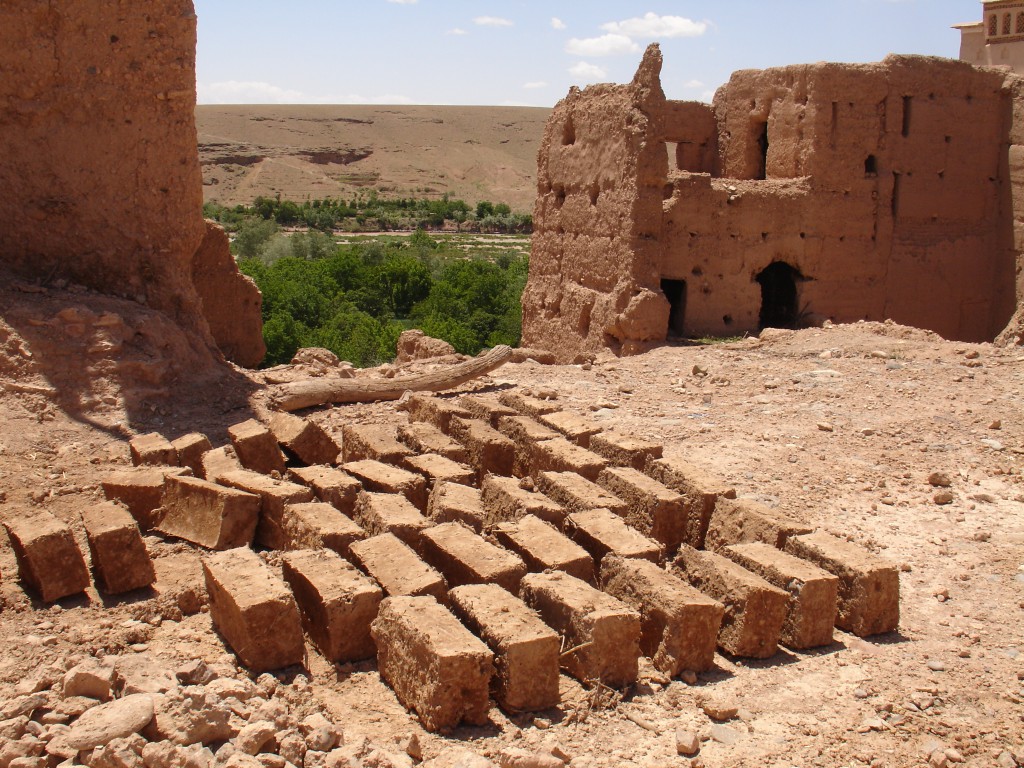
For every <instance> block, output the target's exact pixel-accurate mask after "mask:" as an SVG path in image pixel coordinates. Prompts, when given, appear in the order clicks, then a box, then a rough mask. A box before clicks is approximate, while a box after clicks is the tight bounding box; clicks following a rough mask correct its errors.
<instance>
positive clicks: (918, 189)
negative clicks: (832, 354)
mask: <svg viewBox="0 0 1024 768" xmlns="http://www.w3.org/2000/svg"><path fill="white" fill-rule="evenodd" d="M652 51H653V53H652ZM649 60H650V61H658V62H660V55H658V54H657V52H656V49H651V50H649V51H648V54H647V56H645V64H644V65H641V70H640V72H638V75H637V78H638V80H639V79H641V78H642V76H643V75H642V73H644V72H647V73H648V74H647V75H646V77H648V78H652V77H653V76H654V75H652V74H650V73H654V70H655V68H654V67H651V66H647V68H646V69H645V65H647V62H648V61H649ZM636 82H637V81H636V80H635V81H634V84H633V85H631V86H596V87H591V88H587V89H586V90H584V91H582V92H580V91H573V92H571V93H570V95H569V97H568V98H567V99H566V100H565V101H564V102H562V103H561V104H560V105H559V106H558V107H557V108H556V110H555V112H554V113H553V115H552V118H551V120H550V122H549V124H548V131H547V136H546V138H545V143H544V145H543V146H542V148H541V152H540V156H539V165H540V168H541V174H540V178H541V186H540V189H539V195H538V207H537V214H536V215H535V217H534V223H535V234H534V247H533V254H532V257H531V275H530V281H529V284H528V287H527V292H526V294H525V295H524V337H525V338H527V339H528V340H529V343H530V344H532V345H537V346H547V347H549V348H551V349H559V350H560V352H559V354H560V355H561V356H562V357H563V359H571V358H572V357H573V356H574V355H577V354H579V353H580V352H581V351H592V350H593V349H594V348H595V345H599V346H601V347H605V348H608V349H611V350H613V351H615V352H620V353H621V352H629V351H631V350H635V349H641V348H643V347H644V344H645V343H646V342H649V341H650V340H652V339H659V340H660V339H664V338H666V336H667V334H668V332H669V330H670V327H671V330H672V331H673V332H674V333H677V334H680V335H683V334H685V335H692V336H699V335H704V334H716V335H732V334H738V333H743V332H750V331H755V332H756V331H757V330H758V328H759V327H760V325H761V324H762V323H763V322H770V324H775V322H776V320H777V318H772V317H769V319H767V320H766V316H765V315H763V314H762V310H763V309H764V308H765V305H766V303H769V302H770V298H765V295H766V294H764V293H763V288H762V285H761V283H760V282H759V276H761V277H762V279H763V275H764V273H763V270H765V269H766V268H769V267H771V265H773V264H775V265H776V267H771V269H776V268H778V267H779V266H781V265H785V266H784V267H783V269H784V270H785V271H788V277H787V279H788V280H789V281H790V284H791V285H792V287H793V293H794V294H795V296H794V297H793V298H791V299H787V302H788V303H789V304H790V305H791V311H787V312H786V313H784V314H786V318H787V319H786V322H793V323H801V322H807V321H813V320H820V319H822V318H826V317H827V318H832V319H833V320H836V321H854V320H859V319H871V320H884V319H887V318H892V319H893V320H896V321H898V322H901V323H905V324H908V325H915V326H918V327H922V328H928V329H931V330H935V331H937V332H939V333H940V334H942V335H944V336H946V337H948V338H953V339H963V340H970V341H982V340H991V339H993V338H994V337H995V336H996V334H998V333H999V331H1000V330H1001V329H1002V328H1003V327H1004V326H1005V325H1006V323H1007V320H1008V319H1009V318H1010V316H1011V314H1012V313H1013V310H1014V295H1015V286H1014V281H1015V267H1016V262H1017V259H1018V257H1019V254H1020V252H1021V251H1022V243H1021V242H1019V238H1018V237H1016V236H1015V230H1016V231H1022V232H1024V227H1020V226H1019V223H1020V221H1021V219H1022V218H1024V215H1022V214H1024V205H1022V201H1024V196H1022V195H1021V194H1020V189H1019V187H1020V185H1021V184H1022V178H1024V152H1022V151H1021V150H1022V149H1024V148H1020V147H1018V145H1017V143H1016V142H1018V141H1019V138H1018V137H1017V133H1018V132H1019V130H1020V129H1019V127H1018V125H1017V123H1018V121H1019V119H1020V118H1019V116H1018V114H1024V105H1022V102H1021V100H1020V98H1019V95H1018V92H1019V90H1020V80H1019V79H1018V78H1016V77H1015V76H1013V75H1007V74H1006V73H1004V72H995V71H992V70H981V69H976V68H974V67H971V66H969V65H967V64H964V63H962V62H956V61H950V60H945V59H935V58H927V57H917V56H909V57H907V56H892V57H889V58H887V59H886V60H885V61H884V62H881V63H878V64H869V65H844V64H815V65H805V66H792V67H784V68H779V69H771V70H765V71H745V72H737V73H736V74H734V75H733V77H732V79H731V80H730V82H729V83H728V84H727V85H725V86H723V87H722V88H721V89H720V90H719V92H718V94H717V95H716V97H715V101H714V104H713V105H712V106H708V105H704V104H697V103H692V102H689V103H688V102H673V101H666V100H664V98H663V97H661V95H660V94H661V89H660V84H659V83H658V82H656V81H655V80H653V79H652V80H650V85H649V88H648V91H649V92H651V93H656V94H658V97H657V98H649V99H646V100H636V99H630V98H629V96H628V94H629V93H630V90H629V89H630V88H635V87H636ZM570 117H571V119H572V120H573V128H574V133H575V137H576V141H575V142H574V143H573V144H572V145H570V146H569V147H568V148H566V147H565V146H559V145H558V138H559V136H560V135H561V134H562V132H563V131H564V126H565V125H566V124H567V122H568V120H569V119H570ZM621 125H628V126H642V131H641V133H640V135H638V136H637V139H636V141H635V142H633V143H632V144H628V145H622V144H621V143H620V142H617V141H616V140H615V138H614V137H615V136H616V133H615V130H616V127H617V126H621ZM630 153H631V154H630ZM569 158H571V159H572V161H571V162H570V161H569V160H568V159H569ZM591 166H593V167H591ZM609 167H614V168H615V169H616V171H615V172H616V173H617V176H616V182H615V183H616V189H618V190H624V189H632V188H633V185H635V187H636V189H638V190H639V189H644V190H648V191H649V192H650V194H649V195H648V196H647V197H645V198H644V200H645V202H646V207H644V206H635V205H627V204H624V201H623V200H622V199H614V198H610V199H608V200H607V202H608V203H609V204H611V203H613V202H614V203H615V204H617V209H615V210H607V209H606V210H604V211H600V213H601V215H600V216H598V215H597V214H598V212H599V207H598V208H595V207H591V208H587V207H586V205H579V206H578V207H573V208H572V209H571V210H572V216H571V217H567V216H566V214H565V213H564V211H565V210H566V207H565V206H567V205H568V200H569V199H570V198H569V197H568V196H567V197H566V201H567V202H566V203H565V205H564V206H563V208H562V209H561V211H558V210H557V206H552V204H551V203H550V197H551V193H550V191H549V189H548V187H547V186H546V185H548V184H550V185H551V186H552V187H553V188H555V189H556V193H557V190H558V189H565V190H570V191H575V190H577V189H579V188H580V187H584V188H585V187H586V184H587V183H588V182H589V180H590V178H592V177H593V176H594V175H596V174H597V173H598V172H599V171H598V170H597V169H599V168H604V169H607V168H609ZM634 168H635V169H636V170H634ZM655 192H657V194H655ZM556 199H557V196H556ZM553 208H554V209H555V210H553ZM655 208H657V209H658V211H660V216H658V214H656V213H655ZM556 214H560V215H556ZM656 219H658V220H657V221H656ZM609 220H610V221H617V222H618V226H619V231H620V232H623V233H630V234H631V235H632V238H631V239H630V238H621V237H620V238H618V239H614V238H613V239H611V240H610V241H609V243H608V245H609V246H610V247H609V248H608V249H607V250H606V252H605V254H606V255H607V256H610V257H611V261H610V262H609V263H608V264H607V267H604V268H601V269H600V270H599V272H598V274H600V276H601V279H600V280H596V279H595V277H594V275H595V272H594V271H592V270H593V267H594V265H601V264H602V262H601V260H600V257H598V256H596V255H593V254H587V253H584V254H582V258H581V257H579V256H576V257H574V254H578V253H579V251H578V244H579V243H580V242H588V241H589V240H590V239H592V238H593V237H594V236H595V235H596V234H598V232H599V231H600V227H601V222H604V221H609ZM615 246H618V249H617V250H616V248H615ZM769 271H771V270H769ZM588 281H589V282H588ZM663 281H668V282H669V283H670V285H666V282H663ZM662 289H664V290H665V291H666V292H667V293H668V292H674V295H672V296H670V297H669V298H670V299H671V300H672V306H671V309H670V310H669V311H667V312H666V311H664V309H663V307H662V306H661V305H660V304H658V303H657V302H656V301H655V300H654V299H653V298H652V299H647V300H646V301H645V303H644V309H645V311H644V312H643V313H642V316H643V317H644V320H645V322H644V323H643V324H634V325H633V326H623V325H622V324H621V323H620V324H619V328H618V333H617V334H613V333H610V332H609V330H608V329H609V327H615V323H614V321H612V322H611V323H610V324H609V322H608V318H609V317H614V309H616V308H621V307H623V306H628V298H627V297H628V296H629V291H630V290H636V291H639V292H641V294H642V295H644V296H647V295H648V293H650V294H654V295H657V294H659V293H661V291H662ZM602 292H603V293H602ZM581 295H582V296H584V297H585V299H586V300H585V301H581V300H580V299H579V298H578V297H580V296H581ZM663 295H665V294H663ZM581 306H582V309H581ZM619 311H621V309H620V310H619ZM638 314H639V313H638ZM768 315H769V316H770V315H772V312H769V313H768ZM598 317H600V319H601V321H602V322H603V323H604V324H603V325H602V326H601V327H600V328H599V329H598V330H597V331H596V332H595V318H598ZM584 319H585V320H589V322H585V321H584ZM658 324H660V327H655V326H657V325H658Z"/></svg>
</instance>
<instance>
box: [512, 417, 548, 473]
mask: <svg viewBox="0 0 1024 768" xmlns="http://www.w3.org/2000/svg"><path fill="white" fill-rule="evenodd" d="M497 429H498V431H499V432H501V434H503V435H505V437H507V438H508V439H509V440H511V441H512V442H513V443H514V444H515V459H514V461H513V463H512V474H514V475H515V476H516V477H526V476H527V475H530V474H533V447H534V443H538V442H540V441H541V440H551V439H553V438H556V437H558V436H559V435H558V433H557V432H555V431H554V430H553V429H549V428H548V427H545V426H544V425H543V424H541V423H540V422H539V421H537V420H536V419H533V418H531V417H529V416H521V415H519V414H518V413H517V414H515V415H514V416H502V417H501V418H500V419H498V424H497Z"/></svg>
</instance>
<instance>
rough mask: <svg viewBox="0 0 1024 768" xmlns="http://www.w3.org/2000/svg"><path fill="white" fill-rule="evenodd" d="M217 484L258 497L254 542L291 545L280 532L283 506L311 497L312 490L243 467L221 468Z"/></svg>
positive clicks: (269, 546)
mask: <svg viewBox="0 0 1024 768" xmlns="http://www.w3.org/2000/svg"><path fill="white" fill-rule="evenodd" d="M218 484H219V485H224V486H227V487H229V488H236V489H238V490H240V491H246V492H248V493H252V494H255V495H257V496H259V498H260V517H259V524H258V525H257V526H256V542H257V543H258V544H259V545H260V546H261V547H266V548H267V549H291V547H290V546H289V542H288V537H287V536H286V535H285V533H284V508H285V506H286V505H288V504H300V503H302V502H304V501H312V500H313V491H312V490H310V489H309V488H307V487H306V486H304V485H299V484H298V483H289V482H288V481H287V480H277V479H275V478H273V477H271V476H270V475H262V474H260V473H259V472H253V471H251V470H247V469H240V470H236V471H235V472H225V473H224V474H223V475H221V477H220V480H219V481H218Z"/></svg>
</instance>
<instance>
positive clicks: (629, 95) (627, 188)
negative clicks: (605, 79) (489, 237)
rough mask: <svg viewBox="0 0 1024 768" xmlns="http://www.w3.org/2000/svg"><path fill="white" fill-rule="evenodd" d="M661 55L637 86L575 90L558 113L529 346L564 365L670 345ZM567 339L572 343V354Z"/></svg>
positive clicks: (544, 162)
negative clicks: (662, 239) (630, 347)
mask: <svg viewBox="0 0 1024 768" xmlns="http://www.w3.org/2000/svg"><path fill="white" fill-rule="evenodd" d="M660 69H661V54H660V52H658V51H657V50H656V49H654V50H649V51H648V54H647V55H646V56H645V57H644V61H643V63H642V64H641V66H640V70H639V71H638V72H637V76H636V78H635V79H634V80H633V82H632V83H630V84H628V85H599V86H592V87H590V88H587V89H586V90H585V91H580V90H579V89H575V88H574V89H573V90H572V91H570V93H569V95H568V96H567V97H566V98H565V99H563V100H562V101H561V102H559V103H558V105H557V106H556V107H555V110H554V112H553V114H552V116H551V118H550V119H549V120H548V124H547V128H546V129H545V133H544V138H543V141H542V144H541V149H540V152H539V154H538V182H537V184H538V195H537V205H536V207H535V210H534V236H533V248H532V252H533V253H535V254H540V255H541V258H540V259H534V260H532V261H531V266H530V277H529V281H528V283H527V286H526V292H525V294H524V296H523V345H524V346H534V345H535V344H541V345H542V346H544V347H545V348H547V349H550V350H552V351H553V352H555V353H556V354H558V355H559V356H560V357H561V358H562V359H563V360H571V359H573V358H575V357H576V356H577V355H580V354H586V353H588V352H595V351H597V350H600V349H603V348H605V347H611V348H613V349H616V350H618V349H620V348H621V346H622V345H623V344H629V343H632V342H635V341H638V340H645V339H654V338H658V337H659V336H658V334H659V333H660V334H662V336H663V326H664V325H665V323H666V322H667V317H668V302H667V301H666V300H665V298H664V297H663V296H662V295H661V293H660V292H658V291H656V290H653V291H652V290H650V288H651V276H653V275H654V274H655V273H656V272H657V271H658V269H659V266H658V265H659V262H660V250H659V248H658V233H659V230H660V229H661V199H662V190H663V186H664V182H665V175H664V174H665V166H666V160H665V157H666V155H665V151H666V150H665V146H664V142H661V141H657V140H653V138H654V137H657V136H658V129H657V126H656V125H655V124H654V123H653V122H652V120H651V118H650V117H649V115H651V114H652V113H656V112H657V110H658V109H659V108H660V107H661V105H663V104H664V103H665V97H664V94H663V93H662V91H661V85H660V81H659V78H658V74H659V72H660ZM562 339H565V340H569V341H570V343H569V345H568V346H565V347H563V346H562V344H561V341H562Z"/></svg>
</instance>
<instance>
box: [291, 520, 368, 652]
mask: <svg viewBox="0 0 1024 768" xmlns="http://www.w3.org/2000/svg"><path fill="white" fill-rule="evenodd" d="M335 514H337V513H335ZM283 570H284V580H285V581H286V582H288V586H289V587H291V590H292V594H293V595H294V596H295V602H296V603H297V604H298V606H299V613H300V614H301V615H302V626H303V627H305V629H306V633H307V634H308V635H309V637H310V639H312V641H313V644H314V645H316V647H317V648H318V649H319V650H320V653H322V654H323V655H324V657H325V658H327V659H329V660H330V661H340V662H349V661H361V660H362V659H369V658H373V656H375V655H376V653H377V648H376V646H375V645H374V644H373V638H372V637H370V623H371V622H372V621H373V620H374V619H375V618H377V611H378V610H379V609H380V603H381V600H383V599H384V593H383V592H382V591H381V588H380V587H378V586H377V585H376V584H374V583H373V582H372V581H370V580H369V579H368V578H366V577H365V576H364V575H363V574H361V573H360V572H359V571H358V570H356V568H355V566H353V565H352V564H351V563H349V562H347V561H346V560H343V559H342V558H341V557H340V556H338V555H337V554H336V553H334V552H328V551H325V550H319V551H313V550H303V551H299V552H289V553H288V554H287V555H285V556H284V561H283Z"/></svg>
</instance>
